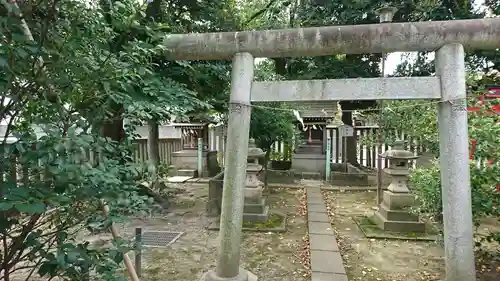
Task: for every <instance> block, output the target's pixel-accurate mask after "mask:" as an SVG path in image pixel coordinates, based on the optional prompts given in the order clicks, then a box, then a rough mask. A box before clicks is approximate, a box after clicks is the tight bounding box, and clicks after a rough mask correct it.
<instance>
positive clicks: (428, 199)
mask: <svg viewBox="0 0 500 281" xmlns="http://www.w3.org/2000/svg"><path fill="white" fill-rule="evenodd" d="M470 173H471V200H472V215H473V221H474V225H475V226H476V227H479V225H480V224H481V222H482V221H483V220H484V219H485V218H488V217H494V218H496V219H498V221H499V222H500V209H499V207H498V203H499V202H500V192H499V191H498V190H497V185H498V175H500V169H499V165H498V164H495V165H491V166H487V165H480V164H479V162H478V161H471V162H470ZM410 184H411V189H412V192H413V193H414V194H415V195H416V196H417V199H418V200H419V202H420V206H419V207H418V210H419V211H420V212H423V213H427V214H430V215H431V216H432V217H433V218H435V219H436V220H437V221H439V222H441V221H442V213H443V203H442V195H441V176H440V168H439V163H438V162H435V163H434V165H433V166H432V167H430V168H419V169H415V170H414V171H413V172H412V174H411V176H410ZM476 235H478V234H476ZM478 238H479V241H485V240H487V241H490V242H495V243H498V244H500V232H491V233H489V235H486V236H481V237H478ZM479 245H480V244H479Z"/></svg>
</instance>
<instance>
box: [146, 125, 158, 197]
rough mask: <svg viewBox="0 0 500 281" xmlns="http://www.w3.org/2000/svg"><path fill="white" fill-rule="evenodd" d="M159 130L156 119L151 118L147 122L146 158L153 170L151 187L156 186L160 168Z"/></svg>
mask: <svg viewBox="0 0 500 281" xmlns="http://www.w3.org/2000/svg"><path fill="white" fill-rule="evenodd" d="M159 142H160V130H159V126H158V122H157V120H154V119H151V120H149V122H148V158H149V166H150V169H151V171H152V172H153V188H156V187H157V183H158V178H159V175H158V173H159V169H160V148H159Z"/></svg>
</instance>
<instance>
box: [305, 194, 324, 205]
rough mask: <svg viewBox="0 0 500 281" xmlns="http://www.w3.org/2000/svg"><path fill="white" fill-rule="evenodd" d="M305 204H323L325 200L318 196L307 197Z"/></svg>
mask: <svg viewBox="0 0 500 281" xmlns="http://www.w3.org/2000/svg"><path fill="white" fill-rule="evenodd" d="M307 204H323V205H324V204H325V200H324V199H323V197H319V196H317V197H316V196H314V197H307Z"/></svg>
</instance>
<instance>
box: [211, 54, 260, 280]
mask: <svg viewBox="0 0 500 281" xmlns="http://www.w3.org/2000/svg"><path fill="white" fill-rule="evenodd" d="M253 72H254V58H253V56H252V55H251V54H250V53H237V54H235V56H234V58H233V66H232V73H231V77H232V80H231V96H230V99H229V103H230V105H229V121H228V129H227V148H226V155H225V165H224V188H223V193H222V214H221V220H220V233H219V239H220V248H219V251H220V252H219V256H218V259H217V267H216V270H215V272H214V271H210V272H208V273H207V274H206V275H205V280H210V281H215V280H227V281H229V280H231V281H233V280H234V281H236V280H237V281H246V280H248V278H249V277H248V276H249V274H248V272H247V271H245V270H242V269H240V245H241V231H242V224H243V204H244V196H245V193H244V189H245V180H246V166H247V155H248V139H249V130H250V113H251V107H250V92H251V88H252V82H253Z"/></svg>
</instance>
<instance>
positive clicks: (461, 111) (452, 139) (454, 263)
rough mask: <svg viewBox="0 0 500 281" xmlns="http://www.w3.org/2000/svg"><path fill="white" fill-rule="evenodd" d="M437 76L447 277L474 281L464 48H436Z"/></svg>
mask: <svg viewBox="0 0 500 281" xmlns="http://www.w3.org/2000/svg"><path fill="white" fill-rule="evenodd" d="M436 74H437V75H439V76H440V79H441V100H442V101H443V102H442V103H440V104H439V105H438V124H439V149H440V164H441V186H442V187H441V188H442V198H443V217H444V239H445V261H446V280H447V281H475V280H476V270H475V264H474V242H473V237H472V235H473V224H472V206H471V187H470V174H469V159H468V157H469V153H468V152H469V142H468V128H467V105H466V86H465V63H464V48H463V46H462V45H461V44H448V45H445V46H443V47H441V48H440V49H439V50H438V51H437V52H436Z"/></svg>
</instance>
